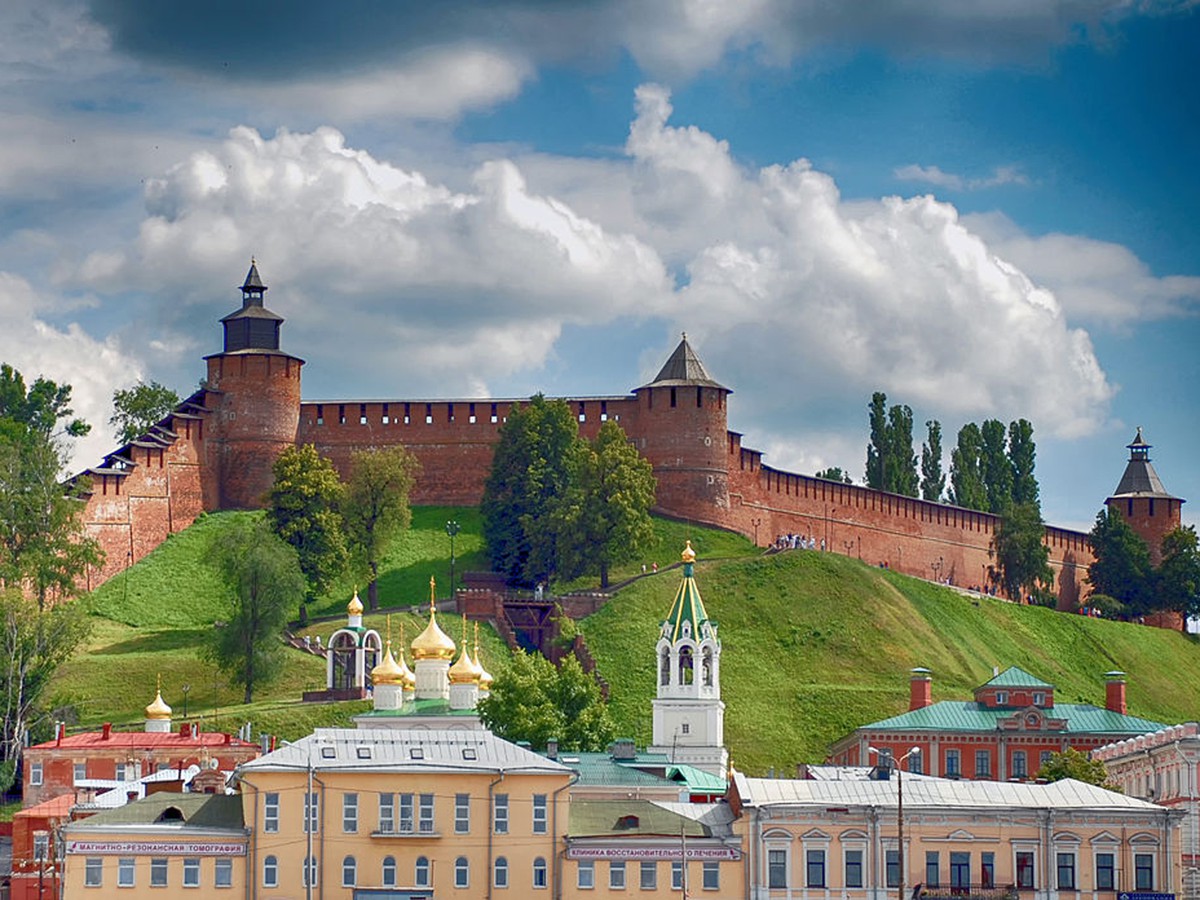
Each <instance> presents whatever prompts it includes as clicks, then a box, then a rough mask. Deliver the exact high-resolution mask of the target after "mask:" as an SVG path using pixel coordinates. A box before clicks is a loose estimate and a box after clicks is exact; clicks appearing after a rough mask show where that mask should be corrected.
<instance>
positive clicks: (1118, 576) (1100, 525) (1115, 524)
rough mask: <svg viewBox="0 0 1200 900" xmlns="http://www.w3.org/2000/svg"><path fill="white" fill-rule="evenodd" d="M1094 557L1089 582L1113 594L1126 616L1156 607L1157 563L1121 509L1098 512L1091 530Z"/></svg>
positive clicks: (1100, 592)
mask: <svg viewBox="0 0 1200 900" xmlns="http://www.w3.org/2000/svg"><path fill="white" fill-rule="evenodd" d="M1090 539H1091V544H1092V553H1093V555H1094V556H1095V561H1094V562H1093V563H1092V564H1091V565H1089V566H1088V582H1089V583H1090V584H1091V586H1092V590H1093V591H1095V592H1096V593H1098V594H1103V595H1105V596H1107V597H1112V598H1113V599H1114V600H1115V601H1117V602H1118V603H1119V604H1120V605H1121V613H1122V614H1123V615H1126V616H1133V617H1136V616H1141V615H1145V614H1146V613H1147V612H1150V611H1151V610H1152V609H1153V608H1154V566H1153V564H1152V563H1151V561H1150V548H1149V547H1147V546H1146V542H1145V541H1143V540H1142V539H1141V538H1140V537H1139V536H1138V535H1137V533H1136V532H1135V531H1134V530H1133V528H1132V527H1130V525H1129V523H1128V522H1127V521H1126V520H1125V517H1124V516H1123V515H1121V513H1119V512H1117V511H1116V510H1114V509H1111V508H1110V507H1107V506H1106V507H1104V509H1102V510H1100V512H1098V513H1097V514H1096V523H1095V525H1093V526H1092V531H1091V534H1090Z"/></svg>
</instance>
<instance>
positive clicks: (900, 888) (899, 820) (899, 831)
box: [867, 747, 921, 900]
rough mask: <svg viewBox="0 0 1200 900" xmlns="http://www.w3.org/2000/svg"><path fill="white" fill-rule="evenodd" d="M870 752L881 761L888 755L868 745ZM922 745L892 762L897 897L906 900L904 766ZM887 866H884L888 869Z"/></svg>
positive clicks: (918, 751)
mask: <svg viewBox="0 0 1200 900" xmlns="http://www.w3.org/2000/svg"><path fill="white" fill-rule="evenodd" d="M867 752H868V753H874V754H875V755H876V757H878V759H879V761H880V762H883V760H884V759H885V758H886V757H887V751H886V750H879V749H877V748H875V747H868V748H867ZM920 752H921V748H920V747H910V748H909V750H908V752H907V753H905V754H904V755H903V756H901V757H899V758H898V759H894V760H893V762H892V766H893V768H894V769H895V770H896V870H897V879H896V881H897V885H896V887H897V897H898V898H899V900H904V869H905V866H904V777H903V774H902V773H903V767H904V762H905V760H907V759H908V758H909V757H910V756H912V755H913V754H914V753H920ZM886 868H887V867H886V866H885V867H884V869H885V871H886Z"/></svg>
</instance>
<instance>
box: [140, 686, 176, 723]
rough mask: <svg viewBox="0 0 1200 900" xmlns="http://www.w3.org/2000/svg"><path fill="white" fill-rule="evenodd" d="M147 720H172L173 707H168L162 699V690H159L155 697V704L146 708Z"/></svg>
mask: <svg viewBox="0 0 1200 900" xmlns="http://www.w3.org/2000/svg"><path fill="white" fill-rule="evenodd" d="M146 718H147V719H155V720H161V719H169V718H171V707H169V706H167V704H166V701H165V700H163V698H162V688H159V689H158V691H157V692H156V693H155V695H154V702H153V703H151V704H150V705H149V706H147V707H146Z"/></svg>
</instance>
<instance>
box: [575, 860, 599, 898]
mask: <svg viewBox="0 0 1200 900" xmlns="http://www.w3.org/2000/svg"><path fill="white" fill-rule="evenodd" d="M575 886H576V887H578V888H582V889H584V890H591V889H592V888H594V887H595V886H596V864H595V863H594V862H592V861H591V860H590V859H581V860H580V861H579V868H578V869H577V870H576V873H575Z"/></svg>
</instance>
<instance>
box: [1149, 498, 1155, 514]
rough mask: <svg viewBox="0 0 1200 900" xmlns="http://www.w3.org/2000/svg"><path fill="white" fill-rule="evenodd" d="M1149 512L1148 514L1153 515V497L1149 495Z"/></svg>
mask: <svg viewBox="0 0 1200 900" xmlns="http://www.w3.org/2000/svg"><path fill="white" fill-rule="evenodd" d="M1149 512H1150V515H1151V516H1153V515H1154V498H1153V497H1151V498H1150V510H1149Z"/></svg>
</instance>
